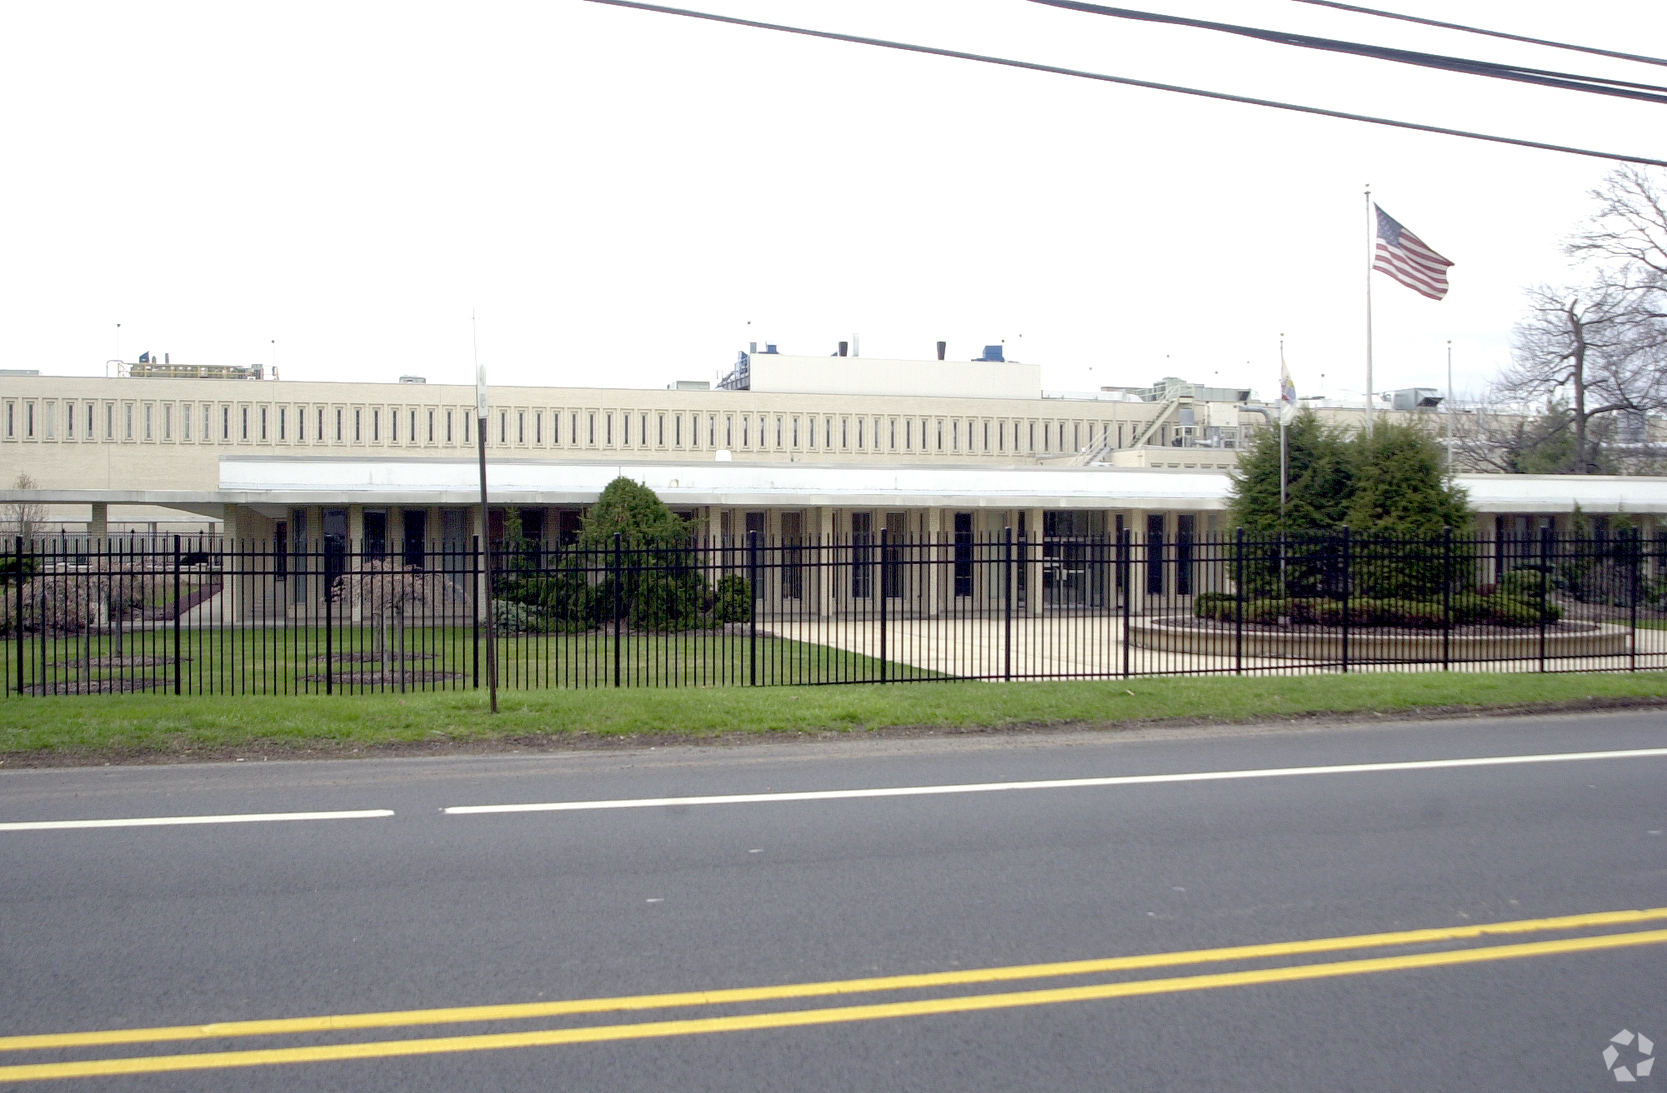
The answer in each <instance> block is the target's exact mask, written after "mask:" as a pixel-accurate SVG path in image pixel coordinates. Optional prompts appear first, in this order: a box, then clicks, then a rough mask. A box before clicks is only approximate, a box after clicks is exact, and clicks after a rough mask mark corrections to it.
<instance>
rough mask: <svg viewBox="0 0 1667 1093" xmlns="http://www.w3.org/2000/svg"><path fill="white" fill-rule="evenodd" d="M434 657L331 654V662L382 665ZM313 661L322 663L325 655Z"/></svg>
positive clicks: (318, 656)
mask: <svg viewBox="0 0 1667 1093" xmlns="http://www.w3.org/2000/svg"><path fill="white" fill-rule="evenodd" d="M434 656H435V654H433V653H406V654H405V655H403V656H398V655H395V656H389V655H387V654H383V653H332V654H330V662H331V663H332V664H380V663H382V662H383V661H389V662H390V663H391V662H393V661H396V660H433V659H434ZM312 659H314V660H319V661H322V660H323V659H324V654H323V653H319V654H318V655H317V656H315V657H313V658H312Z"/></svg>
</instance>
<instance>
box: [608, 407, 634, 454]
mask: <svg viewBox="0 0 1667 1093" xmlns="http://www.w3.org/2000/svg"><path fill="white" fill-rule="evenodd" d="M608 416H609V418H610V419H611V418H612V417H613V415H612V414H610V415H608ZM609 424H610V425H611V424H612V421H611V420H610V421H609ZM619 427H620V429H621V430H622V432H621V435H620V441H619V442H620V443H621V444H624V445H626V446H627V447H629V446H630V444H631V415H630V414H620V415H619Z"/></svg>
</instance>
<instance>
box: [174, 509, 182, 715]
mask: <svg viewBox="0 0 1667 1093" xmlns="http://www.w3.org/2000/svg"><path fill="white" fill-rule="evenodd" d="M182 614H184V612H183V611H181V610H180V602H179V536H178V535H176V536H174V693H175V694H179V690H180V681H179V665H180V659H179V617H180V615H182Z"/></svg>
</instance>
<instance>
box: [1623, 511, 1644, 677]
mask: <svg viewBox="0 0 1667 1093" xmlns="http://www.w3.org/2000/svg"><path fill="white" fill-rule="evenodd" d="M1639 537H1640V529H1639V528H1633V529H1632V534H1630V535H1628V536H1627V540H1628V547H1629V549H1628V551H1627V554H1628V555H1629V557H1628V559H1627V561H1628V562H1630V563H1631V564H1630V565H1629V566H1628V570H1629V572H1628V578H1629V582H1630V584H1631V587H1630V588H1629V589H1628V590H1627V597H1626V599H1627V612H1628V615H1629V621H1628V626H1629V627H1630V629H1631V631H1632V641H1631V643H1630V644H1629V645H1628V647H1627V671H1629V672H1636V671H1637V670H1638V564H1639V562H1640V561H1641V560H1642V558H1643V551H1642V550H1641V549H1640V547H1641V546H1642V545H1643V544H1642V543H1641V542H1640V538H1639Z"/></svg>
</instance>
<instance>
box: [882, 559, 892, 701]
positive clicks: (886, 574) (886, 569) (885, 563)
mask: <svg viewBox="0 0 1667 1093" xmlns="http://www.w3.org/2000/svg"><path fill="white" fill-rule="evenodd" d="M890 551H891V529H890V528H881V529H880V682H881V683H884V682H886V652H887V650H886V588H887V587H888V584H887V582H888V581H889V579H890V577H891V570H890Z"/></svg>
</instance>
